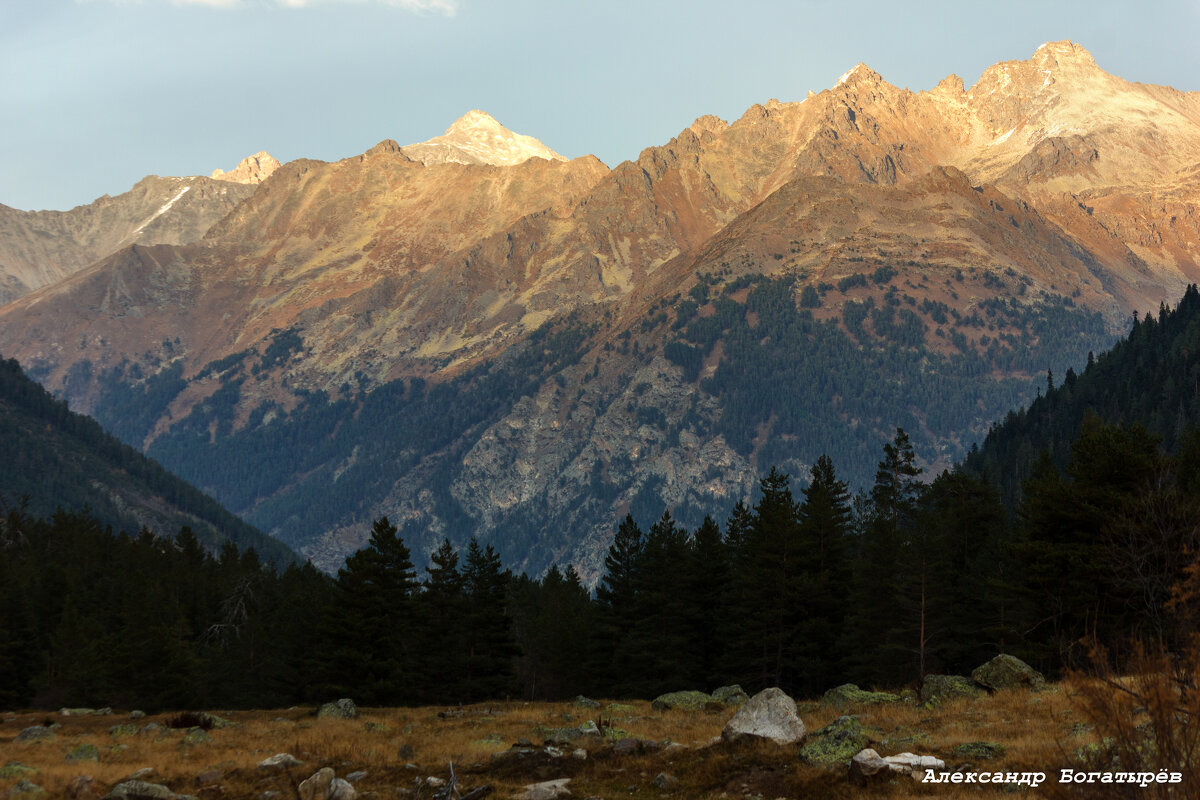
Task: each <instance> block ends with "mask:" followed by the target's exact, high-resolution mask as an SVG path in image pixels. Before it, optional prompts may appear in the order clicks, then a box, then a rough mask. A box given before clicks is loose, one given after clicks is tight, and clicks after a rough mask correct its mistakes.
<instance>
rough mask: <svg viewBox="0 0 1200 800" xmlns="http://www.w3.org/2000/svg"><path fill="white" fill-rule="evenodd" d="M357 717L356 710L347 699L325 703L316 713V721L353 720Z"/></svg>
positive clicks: (352, 702) (351, 701) (352, 703)
mask: <svg viewBox="0 0 1200 800" xmlns="http://www.w3.org/2000/svg"><path fill="white" fill-rule="evenodd" d="M357 716H358V708H357V707H356V706H355V705H354V701H353V700H351V699H350V698H349V697H343V698H342V699H341V700H335V701H334V702H332V703H326V704H325V705H323V706H321V708H320V709H318V711H317V718H318V719H354V718H355V717H357Z"/></svg>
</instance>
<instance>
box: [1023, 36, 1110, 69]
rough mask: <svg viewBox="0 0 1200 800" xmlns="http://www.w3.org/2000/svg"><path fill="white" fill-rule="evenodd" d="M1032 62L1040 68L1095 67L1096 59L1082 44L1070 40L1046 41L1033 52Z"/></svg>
mask: <svg viewBox="0 0 1200 800" xmlns="http://www.w3.org/2000/svg"><path fill="white" fill-rule="evenodd" d="M1032 60H1033V63H1034V64H1036V65H1037V66H1038V67H1041V68H1042V69H1053V68H1054V67H1059V66H1083V67H1095V66H1096V59H1094V58H1092V54H1091V53H1090V52H1088V50H1087V49H1086V48H1085V47H1083V46H1082V45H1078V44H1075V43H1074V42H1072V41H1069V40H1068V41H1062V42H1046V43H1045V44H1043V45H1042V46H1041V47H1039V48H1038V49H1037V50H1035V51H1034V52H1033V59H1032Z"/></svg>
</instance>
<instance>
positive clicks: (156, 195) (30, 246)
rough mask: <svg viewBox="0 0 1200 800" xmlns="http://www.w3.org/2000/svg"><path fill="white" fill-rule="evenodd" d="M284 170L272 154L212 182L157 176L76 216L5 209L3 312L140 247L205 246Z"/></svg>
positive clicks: (0, 209) (0, 240) (0, 223)
mask: <svg viewBox="0 0 1200 800" xmlns="http://www.w3.org/2000/svg"><path fill="white" fill-rule="evenodd" d="M278 165H279V162H278V161H276V160H275V159H274V158H272V157H271V156H270V155H269V154H267V153H265V152H264V153H258V154H256V155H254V156H251V157H249V158H247V159H245V160H243V161H242V162H241V164H239V165H238V167H237V168H236V169H235V170H234V171H233V172H229V173H224V172H222V171H221V170H217V171H216V172H214V173H213V176H212V178H202V177H195V176H194V177H190V178H160V177H158V176H157V175H150V176H148V177H146V178H143V179H142V180H141V181H138V183H137V184H136V185H135V186H134V187H133V188H132V189H130V190H129V191H128V192H125V193H124V194H120V195H117V196H116V197H109V196H108V195H105V196H104V197H101V198H100V199H98V200H96V201H94V202H92V203H90V204H89V205H86V206H78V207H76V208H73V209H71V210H70V211H19V210H17V209H15V208H9V207H8V206H5V205H0V304H3V303H6V302H8V301H10V300H14V299H16V298H18V297H20V296H21V295H24V294H27V293H29V292H31V291H33V290H34V289H39V288H41V287H43V286H49V285H50V284H54V283H57V282H59V281H61V280H62V279H64V278H66V277H67V276H69V275H72V274H74V273H75V272H78V271H79V270H81V269H83V268H85V267H87V266H90V265H92V264H94V263H95V262H97V261H99V260H100V259H102V258H104V257H105V256H108V255H110V254H112V253H115V252H117V251H119V250H121V249H124V248H126V247H130V246H132V245H139V244H140V245H152V244H188V243H190V242H195V241H198V240H200V239H201V238H202V237H203V236H204V234H205V233H206V232H207V231H208V229H209V228H210V227H212V225H213V223H215V222H217V221H218V220H219V219H221V218H222V217H224V216H225V215H226V214H228V213H229V212H230V211H231V210H232V209H233V207H234V206H236V205H237V204H238V203H240V202H241V201H242V200H244V199H245V198H247V197H249V196H250V194H252V193H253V191H254V185H255V184H257V183H260V182H261V181H262V179H263V178H265V177H266V176H267V175H270V173H271V172H272V171H273V170H274V168H275V167H277V166H278Z"/></svg>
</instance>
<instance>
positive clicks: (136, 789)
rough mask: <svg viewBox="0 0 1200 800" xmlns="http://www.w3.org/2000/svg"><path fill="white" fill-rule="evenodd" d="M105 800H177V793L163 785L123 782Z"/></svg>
mask: <svg viewBox="0 0 1200 800" xmlns="http://www.w3.org/2000/svg"><path fill="white" fill-rule="evenodd" d="M104 800H175V793H174V792H172V791H171V790H170V789H168V788H167V787H166V786H163V785H162V784H161V783H148V782H146V781H121V782H120V783H118V784H117V785H116V786H114V787H113V788H112V791H110V792H109V793H108V794H106V795H104Z"/></svg>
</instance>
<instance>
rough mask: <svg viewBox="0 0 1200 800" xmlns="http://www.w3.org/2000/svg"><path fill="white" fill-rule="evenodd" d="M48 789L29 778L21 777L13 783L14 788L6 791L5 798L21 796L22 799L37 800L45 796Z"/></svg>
mask: <svg viewBox="0 0 1200 800" xmlns="http://www.w3.org/2000/svg"><path fill="white" fill-rule="evenodd" d="M45 796H46V790H45V789H43V788H42V787H40V786H38V785H37V784H36V783H34V782H33V781H31V780H29V779H28V778H21V780H19V781H17V782H16V783H14V784H13V785H12V788H11V789H9V790H8V791H7V792H5V793H4V797H5V798H9V797H11V798H14V800H15V799H16V798H20V800H35V798H40V797H45Z"/></svg>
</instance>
